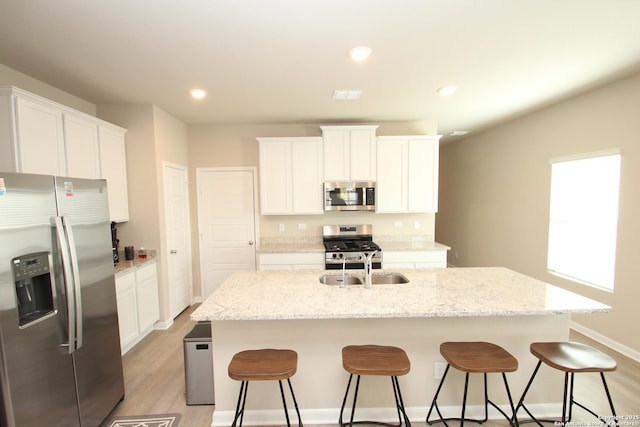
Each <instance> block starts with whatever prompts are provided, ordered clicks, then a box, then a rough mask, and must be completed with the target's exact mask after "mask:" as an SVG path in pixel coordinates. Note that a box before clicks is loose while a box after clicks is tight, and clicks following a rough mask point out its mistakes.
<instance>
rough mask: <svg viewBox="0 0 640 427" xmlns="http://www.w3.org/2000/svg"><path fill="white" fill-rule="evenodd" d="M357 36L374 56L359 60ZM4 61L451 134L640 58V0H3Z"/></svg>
mask: <svg viewBox="0 0 640 427" xmlns="http://www.w3.org/2000/svg"><path fill="white" fill-rule="evenodd" d="M358 45H366V46H369V47H371V48H372V49H373V54H372V56H371V57H370V58H369V60H367V61H366V62H364V63H354V62H352V61H351V60H350V59H349V58H348V55H347V52H348V50H349V49H350V48H352V47H354V46H358ZM0 63H2V64H4V65H6V66H8V67H10V68H13V69H15V70H18V71H20V72H22V73H24V74H27V75H30V76H32V77H34V78H36V79H38V80H41V81H44V82H46V83H49V84H51V85H53V86H55V87H57V88H59V89H62V90H64V91H66V92H69V93H71V94H74V95H76V96H78V97H80V98H82V99H85V100H87V101H89V102H91V103H95V104H98V105H100V104H112V103H151V104H155V105H157V106H159V107H160V108H162V109H164V110H166V111H167V112H169V113H170V114H172V115H173V116H175V117H177V118H179V119H180V120H182V121H184V122H185V123H187V124H202V123H309V122H311V123H324V124H326V123H344V122H351V123H361V122H368V123H384V122H388V121H395V122H398V121H400V122H404V121H436V122H437V124H438V132H439V133H442V134H444V135H448V134H449V133H450V132H452V131H454V130H471V131H478V130H480V129H483V128H486V127H488V126H490V125H492V124H495V123H498V122H500V121H504V120H505V119H508V118H510V117H513V116H515V115H518V114H520V113H523V112H526V111H531V110H532V109H535V108H538V107H540V106H543V105H547V104H549V103H551V102H555V101H557V100H560V99H562V98H564V97H567V96H569V95H572V94H575V93H578V92H580V91H584V90H586V89H589V88H592V87H594V86H596V85H599V84H602V83H605V82H608V81H611V80H613V79H616V78H619V77H622V76H625V75H629V74H631V73H633V72H636V71H638V70H640V1H638V0H181V1H177V0H0ZM444 85H456V86H458V91H457V93H456V94H455V95H453V96H452V97H449V98H442V97H440V95H438V94H437V93H436V89H437V88H438V87H441V86H444ZM193 87H200V88H202V89H205V90H207V91H208V93H209V95H208V97H207V98H206V99H205V100H203V101H193V100H191V99H190V97H189V93H188V92H189V90H190V89H191V88H193ZM335 89H349V90H351V89H354V90H362V91H363V95H362V98H361V99H360V100H358V101H335V100H332V99H331V95H332V93H333V91H334V90H335Z"/></svg>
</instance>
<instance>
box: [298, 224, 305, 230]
mask: <svg viewBox="0 0 640 427" xmlns="http://www.w3.org/2000/svg"><path fill="white" fill-rule="evenodd" d="M306 229H307V224H298V230H306Z"/></svg>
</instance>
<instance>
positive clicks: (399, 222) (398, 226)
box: [393, 221, 402, 228]
mask: <svg viewBox="0 0 640 427" xmlns="http://www.w3.org/2000/svg"><path fill="white" fill-rule="evenodd" d="M393 226H394V227H396V228H400V227H402V221H394V223H393Z"/></svg>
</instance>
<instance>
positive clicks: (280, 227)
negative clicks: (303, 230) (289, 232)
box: [278, 224, 284, 233]
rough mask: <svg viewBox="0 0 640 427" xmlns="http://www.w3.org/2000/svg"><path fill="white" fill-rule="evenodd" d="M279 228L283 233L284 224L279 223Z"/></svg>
mask: <svg viewBox="0 0 640 427" xmlns="http://www.w3.org/2000/svg"><path fill="white" fill-rule="evenodd" d="M278 230H280V232H281V233H282V232H283V231H284V224H279V225H278Z"/></svg>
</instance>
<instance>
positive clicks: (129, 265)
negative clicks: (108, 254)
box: [113, 257, 157, 276]
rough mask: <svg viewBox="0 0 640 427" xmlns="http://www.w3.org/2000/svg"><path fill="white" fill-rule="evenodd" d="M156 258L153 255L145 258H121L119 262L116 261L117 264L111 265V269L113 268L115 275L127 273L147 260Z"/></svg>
mask: <svg viewBox="0 0 640 427" xmlns="http://www.w3.org/2000/svg"><path fill="white" fill-rule="evenodd" d="M156 260H157V258H155V257H147V258H144V259H140V258H135V259H133V260H130V261H128V260H121V261H120V262H118V263H117V264H115V265H114V266H113V269H114V272H115V275H116V276H117V275H119V274H124V273H127V272H129V271H133V270H135V269H136V268H138V267H140V266H142V265H144V264H146V263H148V262H151V261H156Z"/></svg>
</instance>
